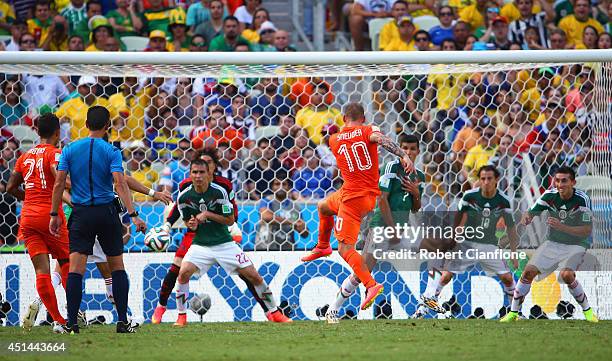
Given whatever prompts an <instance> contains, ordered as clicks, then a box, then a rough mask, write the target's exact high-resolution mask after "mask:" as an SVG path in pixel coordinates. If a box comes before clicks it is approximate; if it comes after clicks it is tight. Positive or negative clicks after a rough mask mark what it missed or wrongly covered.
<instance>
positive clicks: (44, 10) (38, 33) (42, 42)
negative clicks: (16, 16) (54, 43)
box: [27, 1, 53, 49]
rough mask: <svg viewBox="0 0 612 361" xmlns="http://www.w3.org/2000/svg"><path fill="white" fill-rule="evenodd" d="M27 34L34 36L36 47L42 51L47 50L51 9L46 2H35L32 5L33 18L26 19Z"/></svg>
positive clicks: (50, 25) (50, 26)
mask: <svg viewBox="0 0 612 361" xmlns="http://www.w3.org/2000/svg"><path fill="white" fill-rule="evenodd" d="M27 23H28V32H29V33H30V34H32V35H34V39H36V47H37V48H41V49H44V48H45V47H47V48H48V46H49V45H48V44H49V41H50V40H51V38H50V37H49V33H50V32H51V28H52V26H53V19H52V18H51V7H50V4H49V3H48V2H45V1H37V2H36V3H35V5H34V17H33V18H32V19H28V21H27Z"/></svg>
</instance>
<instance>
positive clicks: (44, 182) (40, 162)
mask: <svg viewBox="0 0 612 361" xmlns="http://www.w3.org/2000/svg"><path fill="white" fill-rule="evenodd" d="M23 164H24V165H25V166H27V167H28V171H27V172H26V175H25V177H23V180H24V182H25V187H26V189H27V188H31V187H33V186H34V184H32V183H28V179H29V178H30V177H31V176H32V173H34V166H36V168H38V174H39V176H40V177H39V178H40V186H41V187H42V189H47V180H46V179H45V167H44V164H43V159H42V158H38V160H34V159H26V160H25V162H23Z"/></svg>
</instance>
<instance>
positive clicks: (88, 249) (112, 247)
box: [68, 202, 123, 257]
mask: <svg viewBox="0 0 612 361" xmlns="http://www.w3.org/2000/svg"><path fill="white" fill-rule="evenodd" d="M68 235H69V238H70V253H72V252H78V253H82V254H86V255H91V254H92V253H93V246H94V242H95V240H96V237H98V242H100V246H101V247H102V250H103V251H104V253H105V254H106V255H107V256H111V257H113V256H119V255H121V254H123V229H122V226H121V220H120V218H119V214H118V213H117V208H116V207H115V203H114V202H111V203H108V204H103V205H98V206H81V205H76V204H75V205H74V208H73V210H72V214H71V215H70V220H69V221H68Z"/></svg>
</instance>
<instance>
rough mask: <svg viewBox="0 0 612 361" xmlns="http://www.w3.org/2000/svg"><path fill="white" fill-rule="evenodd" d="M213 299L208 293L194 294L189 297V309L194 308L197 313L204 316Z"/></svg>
mask: <svg viewBox="0 0 612 361" xmlns="http://www.w3.org/2000/svg"><path fill="white" fill-rule="evenodd" d="M210 306H211V300H210V296H209V295H208V294H206V293H200V294H199V295H194V296H193V297H191V298H190V299H189V309H190V310H192V311H193V312H194V313H195V314H198V315H200V316H203V315H205V314H206V312H208V310H210Z"/></svg>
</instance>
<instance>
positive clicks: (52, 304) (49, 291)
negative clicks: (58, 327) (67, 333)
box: [36, 274, 66, 324]
mask: <svg viewBox="0 0 612 361" xmlns="http://www.w3.org/2000/svg"><path fill="white" fill-rule="evenodd" d="M36 290H37V291H38V295H39V296H40V299H41V300H42V302H43V303H44V305H45V307H46V308H47V311H49V314H50V315H51V317H52V318H53V321H57V322H59V323H61V324H66V320H65V319H64V317H62V315H61V314H60V312H59V310H58V308H57V299H56V298H55V290H54V289H53V285H52V284H51V275H48V274H40V275H36Z"/></svg>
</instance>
